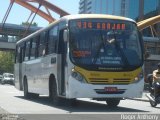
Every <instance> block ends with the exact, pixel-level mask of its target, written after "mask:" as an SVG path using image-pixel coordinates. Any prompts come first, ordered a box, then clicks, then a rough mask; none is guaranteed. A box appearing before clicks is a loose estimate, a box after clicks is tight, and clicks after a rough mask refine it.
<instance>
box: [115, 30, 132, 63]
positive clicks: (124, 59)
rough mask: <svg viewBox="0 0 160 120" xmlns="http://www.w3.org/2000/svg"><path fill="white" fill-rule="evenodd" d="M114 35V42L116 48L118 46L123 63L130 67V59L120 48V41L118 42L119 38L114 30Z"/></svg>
mask: <svg viewBox="0 0 160 120" xmlns="http://www.w3.org/2000/svg"><path fill="white" fill-rule="evenodd" d="M113 35H114V42H113V43H115V46H116V49H117V52H119V53H120V55H121V57H122V59H123V61H124V63H125V64H124V66H128V65H129V62H128V59H127V57H126V55H125V53H124V51H123V50H122V49H121V48H120V46H119V44H118V41H117V37H116V34H115V31H114V30H113Z"/></svg>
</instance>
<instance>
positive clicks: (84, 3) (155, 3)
mask: <svg viewBox="0 0 160 120" xmlns="http://www.w3.org/2000/svg"><path fill="white" fill-rule="evenodd" d="M79 6H80V7H79V13H80V14H82V13H84V14H86V13H88V14H92V13H93V14H94V13H95V14H111V15H118V16H125V17H129V18H132V19H135V20H137V21H139V20H142V19H145V18H148V17H152V16H155V15H157V14H159V13H160V0H80V2H79Z"/></svg>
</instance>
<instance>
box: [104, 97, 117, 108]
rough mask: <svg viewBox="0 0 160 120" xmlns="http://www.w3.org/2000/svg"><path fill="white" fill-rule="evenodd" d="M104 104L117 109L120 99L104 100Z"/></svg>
mask: <svg viewBox="0 0 160 120" xmlns="http://www.w3.org/2000/svg"><path fill="white" fill-rule="evenodd" d="M106 103H107V105H108V106H109V107H117V106H118V104H119V103H120V99H118V98H109V99H107V100H106Z"/></svg>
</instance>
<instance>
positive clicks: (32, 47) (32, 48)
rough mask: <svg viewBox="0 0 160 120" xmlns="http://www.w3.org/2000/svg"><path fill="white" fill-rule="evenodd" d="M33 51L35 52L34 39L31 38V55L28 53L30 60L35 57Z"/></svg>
mask: <svg viewBox="0 0 160 120" xmlns="http://www.w3.org/2000/svg"><path fill="white" fill-rule="evenodd" d="M35 53H36V39H35V38H33V40H32V44H31V55H30V59H31V60H33V59H35V57H36V56H35Z"/></svg>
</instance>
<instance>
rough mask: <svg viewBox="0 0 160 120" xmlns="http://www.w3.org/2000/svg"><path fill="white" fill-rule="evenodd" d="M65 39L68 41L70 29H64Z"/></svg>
mask: <svg viewBox="0 0 160 120" xmlns="http://www.w3.org/2000/svg"><path fill="white" fill-rule="evenodd" d="M63 39H64V42H68V30H67V29H65V30H64V31H63Z"/></svg>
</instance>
